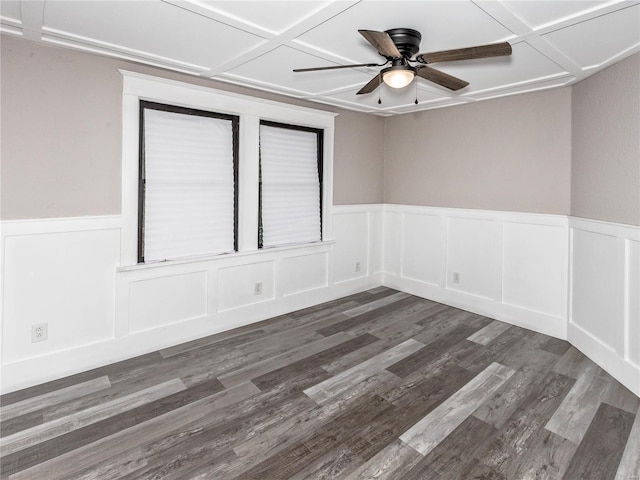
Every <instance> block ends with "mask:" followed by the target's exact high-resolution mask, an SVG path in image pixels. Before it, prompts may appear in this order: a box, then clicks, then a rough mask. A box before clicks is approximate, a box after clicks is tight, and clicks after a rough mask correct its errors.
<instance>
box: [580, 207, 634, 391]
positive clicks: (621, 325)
mask: <svg viewBox="0 0 640 480" xmlns="http://www.w3.org/2000/svg"><path fill="white" fill-rule="evenodd" d="M569 228H570V235H571V249H570V255H571V256H570V259H571V260H570V261H571V267H570V273H571V277H570V282H569V283H570V286H571V290H570V295H569V298H570V301H571V308H570V314H569V322H568V340H569V341H570V342H571V343H572V344H574V345H575V346H576V347H577V348H578V349H579V350H580V351H582V353H584V354H585V355H587V356H588V357H589V358H591V359H592V360H593V361H594V362H596V363H597V364H598V365H600V366H601V367H602V368H603V369H605V370H606V371H607V372H609V373H610V374H611V375H613V376H614V377H615V378H617V379H618V380H619V381H620V382H621V383H622V384H624V385H625V386H626V387H627V388H629V389H630V390H631V391H633V392H634V393H635V394H636V395H638V396H640V362H639V360H640V280H639V279H640V248H639V246H640V227H636V226H631V225H622V224H616V223H609V222H599V221H596V220H587V219H582V218H570V219H569Z"/></svg>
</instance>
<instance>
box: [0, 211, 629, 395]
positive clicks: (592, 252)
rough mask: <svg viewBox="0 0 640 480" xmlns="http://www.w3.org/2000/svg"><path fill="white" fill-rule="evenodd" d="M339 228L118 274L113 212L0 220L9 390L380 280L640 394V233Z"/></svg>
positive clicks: (403, 222)
mask: <svg viewBox="0 0 640 480" xmlns="http://www.w3.org/2000/svg"><path fill="white" fill-rule="evenodd" d="M331 221H332V238H331V239H328V240H327V241H326V242H324V243H321V244H314V245H307V246H300V247H288V248H278V249H269V250H265V251H261V252H243V253H238V254H234V255H222V256H218V257H211V258H207V259H197V260H196V259H193V260H185V261H181V262H166V263H159V264H152V265H143V266H133V267H123V268H120V267H119V262H120V258H121V251H120V229H121V219H120V217H118V216H109V217H91V218H89V217H86V218H67V219H43V220H25V221H4V222H2V236H1V241H2V245H1V248H2V295H3V307H2V315H3V321H2V329H0V334H1V338H0V346H1V349H2V351H1V358H2V378H1V380H2V382H1V389H2V392H3V393H5V392H10V391H13V390H17V389H19V388H24V387H28V386H30V385H34V384H37V383H42V382H45V381H49V380H52V379H55V378H59V377H62V376H65V375H70V374H73V373H76V372H80V371H84V370H88V369H91V368H94V367H97V366H100V365H104V364H107V363H110V362H114V361H119V360H123V359H126V358H131V357H133V356H136V355H140V354H144V353H147V352H150V351H154V350H157V349H159V348H164V347H167V346H171V345H175V344H178V343H181V342H184V341H188V340H192V339H196V338H199V337H203V336H206V335H210V334H212V333H216V332H220V331H224V330H228V329H231V328H234V327H237V326H240V325H244V324H248V323H252V322H256V321H260V320H263V319H266V318H270V317H273V316H276V315H281V314H284V313H287V312H291V311H294V310H297V309H300V308H304V307H307V306H310V305H314V304H318V303H321V302H325V301H328V300H332V299H334V298H339V297H342V296H345V295H349V294H351V293H355V292H358V291H363V290H366V289H369V288H373V287H376V286H379V285H381V284H384V285H386V286H389V287H392V288H397V289H399V290H402V291H405V292H407V293H411V294H414V295H419V296H422V297H425V298H429V299H432V300H435V301H438V302H442V303H446V304H449V305H453V306H456V307H459V308H463V309H465V310H469V311H473V312H477V313H480V314H482V315H486V316H489V317H492V318H496V319H499V320H503V321H506V322H509V323H512V324H515V325H519V326H522V327H525V328H529V329H531V330H535V331H539V332H542V333H546V334H549V335H553V336H555V337H558V338H566V339H568V340H569V341H570V342H571V343H573V344H574V345H575V346H576V347H577V348H579V349H580V350H581V351H582V352H583V353H585V354H586V355H588V356H589V357H590V358H592V359H593V360H594V361H595V362H597V363H598V364H599V365H601V366H602V367H603V368H604V369H605V370H607V371H608V372H609V373H611V374H612V375H613V376H614V377H616V378H617V379H618V380H619V381H620V382H622V383H623V384H624V385H625V386H627V387H628V388H629V389H631V390H632V391H633V392H634V393H635V394H636V395H640V366H639V364H640V229H639V228H638V227H632V226H627V225H618V224H611V223H607V222H597V221H591V220H584V219H577V218H568V217H566V216H557V215H536V214H520V213H505V212H491V211H479V210H461V209H447V208H431V207H416V206H404V205H349V206H337V207H333V208H332V210H331ZM454 273H457V274H459V279H458V281H457V282H454ZM570 273H571V278H569V274H570ZM256 283H261V284H262V290H261V293H260V294H258V295H256V290H255V284H256ZM569 299H571V302H570V303H571V305H569ZM44 322H46V323H48V325H49V332H48V334H49V339H48V340H47V341H44V342H38V343H31V326H32V325H34V324H38V323H44Z"/></svg>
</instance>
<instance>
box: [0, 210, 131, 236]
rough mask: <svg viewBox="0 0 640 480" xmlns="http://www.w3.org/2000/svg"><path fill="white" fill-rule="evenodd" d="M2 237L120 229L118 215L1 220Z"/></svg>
mask: <svg viewBox="0 0 640 480" xmlns="http://www.w3.org/2000/svg"><path fill="white" fill-rule="evenodd" d="M0 225H1V227H2V236H3V237H8V236H13V235H40V234H43V233H62V232H82V231H87V230H112V229H118V228H120V227H121V218H120V215H105V216H95V217H64V218H38V219H28V220H3V221H2V223H1V224H0Z"/></svg>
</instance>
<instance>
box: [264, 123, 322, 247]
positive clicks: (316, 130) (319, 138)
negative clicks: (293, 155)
mask: <svg viewBox="0 0 640 480" xmlns="http://www.w3.org/2000/svg"><path fill="white" fill-rule="evenodd" d="M260 125H261V126H262V125H264V126H266V127H275V128H283V129H285V130H287V129H288V130H297V131H300V132H310V133H315V134H316V139H317V143H316V151H317V155H318V158H317V164H318V182H319V188H318V190H319V192H318V193H319V195H320V212H319V214H320V241H321V242H322V241H324V238H325V235H324V228H323V225H322V218H323V211H324V205H323V189H324V176H323V165H324V130H323V129H321V128H315V127H305V126H302V125H293V124H290V123H282V122H274V121H272V120H260ZM260 148H261V147H260ZM260 167H262V160H260ZM261 213H262V176H260V179H259V182H258V214H259V215H260V217H259V219H258V231H257V232H256V233H257V235H258V249H262V248H263V246H262V243H261V240H262V239H261V235H260V228H262V216H261ZM312 243H317V242H312ZM267 248H275V247H267Z"/></svg>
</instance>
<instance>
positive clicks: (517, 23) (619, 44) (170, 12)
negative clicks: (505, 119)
mask: <svg viewBox="0 0 640 480" xmlns="http://www.w3.org/2000/svg"><path fill="white" fill-rule="evenodd" d="M0 16H1V18H0V20H1V22H0V24H1V27H0V28H1V31H2V32H3V33H5V34H10V35H18V36H22V37H24V38H27V39H30V40H35V41H39V42H44V43H49V44H55V45H59V46H63V47H68V48H73V49H79V50H84V51H88V52H91V53H96V54H101V55H106V56H110V57H117V58H124V59H127V60H132V61H135V62H139V63H144V64H150V65H154V66H160V67H163V68H166V69H170V70H177V71H180V72H185V73H189V74H192V75H196V76H200V77H205V78H213V79H216V80H221V81H225V82H230V83H234V84H239V85H245V86H250V87H254V88H258V89H261V90H266V91H271V92H277V93H281V94H284V95H289V96H292V97H297V98H305V99H308V100H312V101H316V102H321V103H325V104H331V105H336V106H340V107H343V108H347V109H352V110H357V111H362V112H370V113H376V114H380V115H393V114H399V113H406V112H412V111H418V110H426V109H430V108H440V107H446V106H449V105H456V104H459V103H468V102H475V101H478V100H483V99H487V98H495V97H500V96H505V95H511V94H514V93H521V92H530V91H535V90H542V89H546V88H554V87H560V86H564V85H569V84H572V83H575V82H577V81H579V80H581V79H583V78H585V77H587V76H589V75H592V74H594V73H595V72H597V71H599V70H601V69H603V68H606V67H607V66H609V65H611V64H613V63H615V62H617V61H619V60H622V59H623V58H625V57H627V56H629V55H631V54H633V53H636V52H638V51H640V2H639V1H608V2H607V1H553V0H549V1H540V0H538V1H370V0H361V1H352V0H349V1H311V0H309V1H266V0H265V1H240V0H236V1H210V0H165V1H159V0H149V1H127V0H125V1H58V0H55V1H54V0H45V1H38V0H28V1H11V0H2V1H0ZM400 27H403V28H412V29H415V30H418V31H420V32H421V33H422V43H421V47H420V52H433V51H438V50H447V49H454V48H462V47H468V46H474V45H482V44H487V43H494V42H503V41H508V42H510V43H511V45H512V46H513V54H512V55H511V56H510V57H499V58H489V59H480V60H466V61H459V62H448V63H440V64H434V65H433V66H434V67H436V68H438V69H440V70H442V71H444V72H446V73H449V74H451V75H454V76H456V77H459V78H461V79H464V80H466V81H468V82H469V83H470V84H469V86H467V87H465V88H463V89H461V90H459V91H457V92H452V91H450V90H447V89H445V88H443V87H440V86H438V85H436V84H433V83H430V82H428V81H426V80H423V79H418V78H416V80H415V81H414V83H412V84H411V85H410V86H408V87H405V88H403V89H392V88H389V87H387V86H386V85H384V84H383V85H382V86H381V88H379V89H377V90H376V91H375V92H374V93H371V94H367V95H356V92H357V91H358V90H359V89H360V88H361V87H362V86H363V85H364V84H366V83H367V82H368V81H369V80H370V79H371V78H372V77H374V76H375V75H376V74H377V73H378V71H379V70H380V68H379V67H378V68H354V69H340V70H327V71H320V72H305V73H294V72H292V70H293V69H294V68H306V67H322V66H331V65H341V64H350V63H369V62H372V63H374V62H375V63H383V62H384V59H383V58H382V57H381V56H379V55H378V53H377V52H376V50H375V49H374V48H373V47H371V45H369V44H368V43H367V42H366V41H365V39H364V38H363V37H362V36H361V35H360V34H358V29H368V30H381V31H382V30H388V29H391V28H400ZM416 96H417V99H418V104H417V105H416V104H415V100H416ZM379 97H380V99H381V101H382V103H380V104H379V103H378V100H379Z"/></svg>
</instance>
